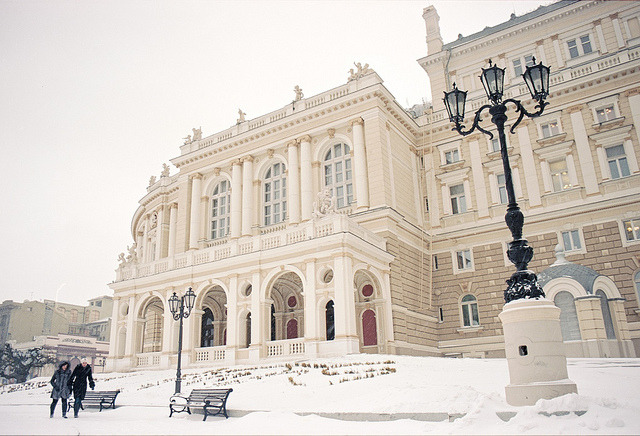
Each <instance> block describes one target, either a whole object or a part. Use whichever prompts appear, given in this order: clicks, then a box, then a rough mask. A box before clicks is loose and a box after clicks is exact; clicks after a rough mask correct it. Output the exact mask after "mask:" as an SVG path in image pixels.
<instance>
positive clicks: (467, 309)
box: [461, 294, 480, 327]
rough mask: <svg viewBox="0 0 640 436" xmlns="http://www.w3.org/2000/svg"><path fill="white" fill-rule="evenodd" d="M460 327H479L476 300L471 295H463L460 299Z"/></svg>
mask: <svg viewBox="0 0 640 436" xmlns="http://www.w3.org/2000/svg"><path fill="white" fill-rule="evenodd" d="M461 309H462V325H463V326H464V327H474V326H478V325H480V317H479V316H478V300H476V297H474V296H473V295H471V294H469V295H465V296H464V297H462V302H461Z"/></svg>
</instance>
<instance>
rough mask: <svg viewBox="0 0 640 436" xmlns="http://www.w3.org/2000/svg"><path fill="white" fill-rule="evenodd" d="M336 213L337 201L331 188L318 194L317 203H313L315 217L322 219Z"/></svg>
mask: <svg viewBox="0 0 640 436" xmlns="http://www.w3.org/2000/svg"><path fill="white" fill-rule="evenodd" d="M334 213H336V199H335V198H334V196H333V194H332V193H331V189H330V188H325V189H323V190H322V191H320V192H318V195H317V197H316V201H315V203H313V216H314V217H315V218H320V217H323V216H326V215H329V214H334Z"/></svg>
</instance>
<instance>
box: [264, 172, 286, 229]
mask: <svg viewBox="0 0 640 436" xmlns="http://www.w3.org/2000/svg"><path fill="white" fill-rule="evenodd" d="M285 171H286V167H285V165H284V164H283V163H280V162H278V163H275V164H273V165H272V166H271V167H270V168H269V169H268V170H267V173H266V174H265V176H264V181H263V185H264V191H263V192H264V197H263V198H264V225H265V226H270V225H272V224H278V223H279V222H282V221H284V220H285V219H286V218H287V177H286V176H285Z"/></svg>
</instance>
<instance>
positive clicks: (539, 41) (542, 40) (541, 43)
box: [536, 39, 544, 45]
mask: <svg viewBox="0 0 640 436" xmlns="http://www.w3.org/2000/svg"><path fill="white" fill-rule="evenodd" d="M536 45H544V39H539V40H537V41H536Z"/></svg>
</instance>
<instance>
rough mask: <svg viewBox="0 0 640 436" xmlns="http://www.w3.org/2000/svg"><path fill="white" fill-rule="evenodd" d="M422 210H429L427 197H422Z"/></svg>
mask: <svg viewBox="0 0 640 436" xmlns="http://www.w3.org/2000/svg"><path fill="white" fill-rule="evenodd" d="M424 211H425V212H429V199H428V198H427V197H425V198H424Z"/></svg>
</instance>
